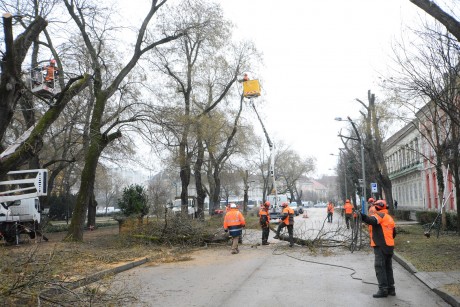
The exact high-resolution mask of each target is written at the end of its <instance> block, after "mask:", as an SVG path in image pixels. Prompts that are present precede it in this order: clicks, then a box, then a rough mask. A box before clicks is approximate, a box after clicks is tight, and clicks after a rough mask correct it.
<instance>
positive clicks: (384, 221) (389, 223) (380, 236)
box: [370, 210, 396, 246]
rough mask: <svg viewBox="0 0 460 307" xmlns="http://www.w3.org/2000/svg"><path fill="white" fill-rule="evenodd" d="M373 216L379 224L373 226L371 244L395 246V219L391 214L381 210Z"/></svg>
mask: <svg viewBox="0 0 460 307" xmlns="http://www.w3.org/2000/svg"><path fill="white" fill-rule="evenodd" d="M372 216H373V217H374V218H375V219H376V220H377V223H378V225H374V226H372V231H371V233H370V237H371V246H395V240H394V237H395V236H396V233H395V221H394V220H393V218H392V217H391V215H389V214H388V213H386V212H384V210H381V211H378V212H375V213H374V214H373V215H372Z"/></svg>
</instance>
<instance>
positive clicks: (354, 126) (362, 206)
mask: <svg viewBox="0 0 460 307" xmlns="http://www.w3.org/2000/svg"><path fill="white" fill-rule="evenodd" d="M335 120H336V121H339V122H340V121H348V122H350V124H351V126H352V127H353V130H355V133H356V137H357V140H358V142H359V145H360V147H361V168H362V173H363V198H364V199H363V200H362V201H361V212H362V213H366V206H365V201H366V168H365V165H364V163H365V162H364V144H363V139H362V138H361V136H360V135H359V132H358V129H357V128H356V124H355V122H354V121H353V120H352V119H351V118H350V116H347V119H346V120H344V119H342V118H341V117H336V118H335ZM351 139H352V138H351Z"/></svg>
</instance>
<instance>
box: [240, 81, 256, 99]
mask: <svg viewBox="0 0 460 307" xmlns="http://www.w3.org/2000/svg"><path fill="white" fill-rule="evenodd" d="M243 96H244V97H246V98H251V97H258V96H260V84H259V80H248V81H244V82H243Z"/></svg>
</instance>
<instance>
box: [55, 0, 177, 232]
mask: <svg viewBox="0 0 460 307" xmlns="http://www.w3.org/2000/svg"><path fill="white" fill-rule="evenodd" d="M63 2H64V5H65V7H66V9H67V12H68V13H69V15H70V17H71V18H72V20H73V22H74V23H75V24H76V26H77V27H78V29H79V31H80V35H81V36H82V38H83V41H84V46H85V48H86V49H87V52H88V53H89V55H90V59H91V64H92V91H93V93H94V97H95V101H94V108H93V110H92V114H91V122H90V131H91V133H90V136H89V146H88V149H87V151H86V153H85V158H84V161H85V162H84V163H85V164H84V167H83V170H82V175H81V183H80V189H79V191H78V196H77V202H76V206H75V210H74V213H73V216H72V222H71V225H70V227H69V231H68V233H67V236H66V240H72V241H81V240H83V228H84V222H85V218H86V213H87V210H88V206H89V204H90V202H91V199H92V198H93V194H94V181H95V173H96V167H97V163H98V161H99V158H100V156H101V154H102V152H103V150H104V149H105V148H106V147H107V146H108V145H109V144H110V143H111V142H113V141H114V140H116V139H118V138H120V137H121V136H122V128H123V125H126V124H128V123H132V122H135V121H138V120H139V119H140V118H139V114H136V113H135V114H132V113H131V114H129V113H128V114H120V113H118V114H117V115H116V116H115V117H113V118H110V121H107V120H104V113H105V111H106V107H107V103H108V101H109V100H110V99H111V98H112V97H113V96H114V95H115V94H116V93H117V91H118V90H119V89H120V86H121V85H122V83H123V81H124V80H125V78H126V77H127V76H128V74H129V73H130V72H131V71H132V70H133V68H134V67H135V65H136V63H137V62H138V60H139V59H140V58H141V56H143V55H144V54H145V53H147V52H148V51H150V50H152V49H154V48H155V47H158V46H160V45H163V44H166V43H169V42H171V41H173V40H176V39H177V38H179V37H181V36H182V35H184V32H183V31H170V32H169V34H165V35H164V36H163V37H161V38H159V39H156V40H155V39H154V40H151V37H152V36H151V35H150V34H149V32H148V26H149V24H150V22H151V20H152V18H153V16H154V15H155V14H156V13H157V12H158V10H159V9H160V8H161V7H162V6H163V5H164V4H165V3H166V0H163V1H157V0H153V1H152V3H151V5H150V8H149V10H148V12H147V15H146V17H145V19H144V20H143V22H142V25H141V27H140V29H139V31H138V34H137V38H136V42H135V45H134V48H133V50H132V54H131V57H130V58H129V60H128V63H127V64H126V65H125V66H123V67H121V68H119V69H118V70H116V68H115V67H113V68H111V69H110V73H111V75H112V76H113V78H112V79H111V80H110V81H108V80H105V79H104V76H105V72H106V63H105V62H104V61H103V59H101V58H100V56H99V54H100V51H101V47H103V46H104V34H105V29H104V28H103V27H102V28H99V27H98V24H99V18H100V17H101V16H99V15H94V14H92V15H90V14H89V13H91V12H99V13H102V12H101V11H100V10H97V8H96V7H90V6H87V4H86V3H85V2H82V3H78V2H74V1H71V0H64V1H63ZM105 21H106V20H104V22H105ZM154 37H156V36H154ZM95 38H97V39H95ZM123 109H128V107H126V106H125V107H123Z"/></svg>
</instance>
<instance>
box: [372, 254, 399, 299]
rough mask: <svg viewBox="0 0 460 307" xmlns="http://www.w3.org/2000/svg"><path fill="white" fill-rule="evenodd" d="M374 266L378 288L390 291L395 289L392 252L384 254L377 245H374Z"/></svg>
mask: <svg viewBox="0 0 460 307" xmlns="http://www.w3.org/2000/svg"><path fill="white" fill-rule="evenodd" d="M374 255H375V260H374V268H375V275H376V276H377V282H378V283H379V290H382V291H391V290H394V289H395V280H394V278H393V264H392V259H393V254H385V253H384V252H383V251H382V249H381V248H380V247H378V246H375V247H374Z"/></svg>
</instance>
